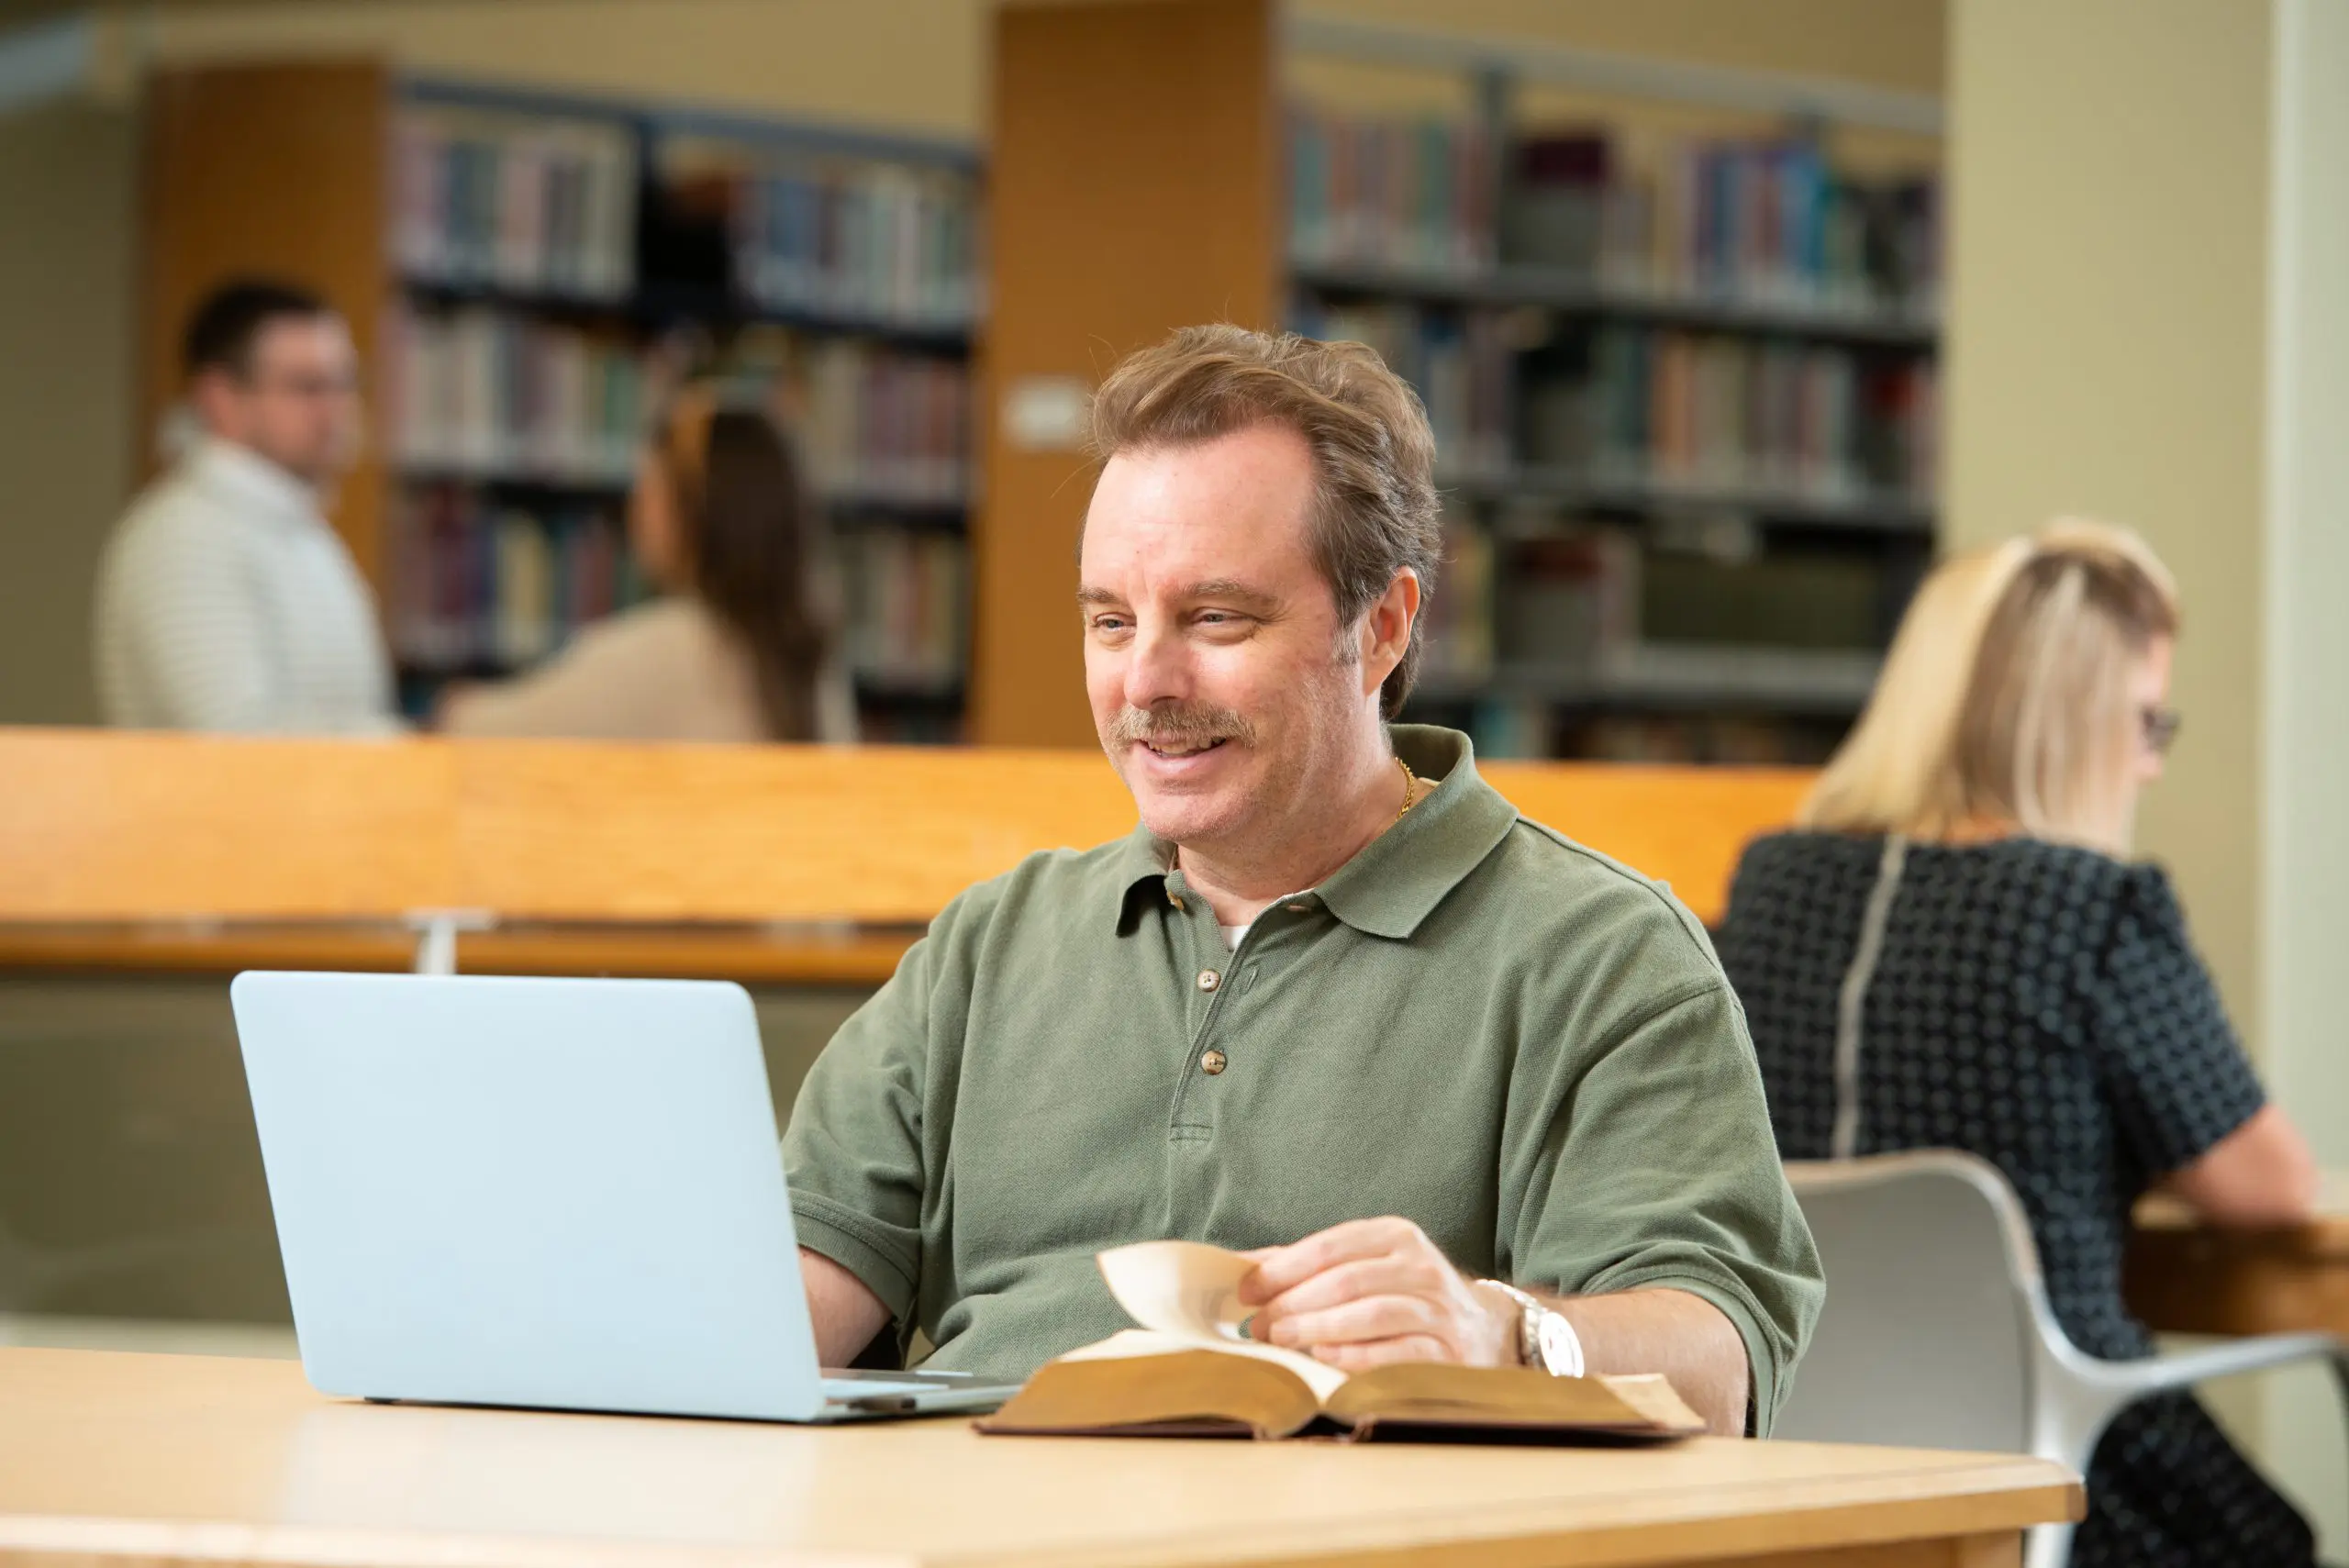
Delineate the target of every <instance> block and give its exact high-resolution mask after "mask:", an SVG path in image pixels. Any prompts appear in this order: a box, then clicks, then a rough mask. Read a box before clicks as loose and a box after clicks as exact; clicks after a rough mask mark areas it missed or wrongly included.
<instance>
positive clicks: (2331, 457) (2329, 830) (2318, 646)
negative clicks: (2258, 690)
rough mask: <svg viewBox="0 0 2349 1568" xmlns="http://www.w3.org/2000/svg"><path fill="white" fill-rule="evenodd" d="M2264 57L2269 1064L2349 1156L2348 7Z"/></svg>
mask: <svg viewBox="0 0 2349 1568" xmlns="http://www.w3.org/2000/svg"><path fill="white" fill-rule="evenodd" d="M2275 103H2276V113H2275V179H2274V184H2273V191H2274V212H2273V222H2272V224H2271V226H2270V236H2271V239H2272V245H2273V255H2272V257H2271V266H2270V268H2269V273H2268V276H2269V280H2270V285H2271V286H2270V294H2269V300H2270V306H2271V309H2270V313H2269V331H2268V344H2269V350H2270V355H2271V358H2270V363H2269V372H2270V375H2269V381H2268V389H2269V395H2268V406H2269V409H2270V411H2271V418H2270V422H2269V432H2268V434H2269V443H2268V460H2269V466H2268V486H2269V487H2268V494H2267V534H2266V545H2267V548H2266V563H2265V564H2266V612H2267V613H2266V617H2265V618H2266V628H2267V691H2266V728H2267V750H2266V779H2265V785H2266V789H2265V801H2264V806H2265V825H2266V888H2265V890H2264V891H2265V895H2266V896H2265V901H2264V904H2265V907H2264V917H2263V920H2262V942H2263V947H2262V951H2261V958H2262V960H2263V964H2262V968H2263V971H2264V976H2265V981H2266V984H2265V987H2264V994H2265V1005H2266V1017H2267V1036H2268V1048H2267V1071H2268V1076H2269V1081H2270V1082H2271V1083H2272V1084H2274V1085H2275V1088H2276V1092H2277V1097H2278V1098H2279V1099H2280V1100H2281V1101H2282V1102H2283V1104H2284V1106H2285V1107H2286V1108H2287V1109H2288V1110H2289V1111H2290V1112H2291V1114H2292V1117H2293V1118H2294V1119H2295V1120H2297V1121H2298V1122H2299V1124H2300V1125H2301V1126H2302V1127H2303V1128H2305V1129H2307V1130H2308V1134H2309V1140H2310V1142H2311V1143H2312V1144H2314V1145H2315V1147H2316V1151H2317V1157H2318V1158H2319V1159H2320V1160H2321V1161H2323V1162H2325V1163H2326V1164H2327V1165H2328V1166H2331V1167H2332V1168H2333V1169H2336V1170H2343V1169H2349V1035H2344V1033H2343V1029H2342V1027H2341V1021H2340V1020H2341V1005H2340V1000H2339V993H2338V990H2337V987H2338V985H2339V979H2338V975H2337V971H2338V969H2339V965H2340V954H2341V951H2342V950H2343V946H2344V944H2349V817H2344V816H2343V799H2344V794H2343V785H2344V783H2349V695H2343V691H2342V686H2341V682H2342V678H2343V675H2344V674H2349V617H2343V615H2342V613H2341V608H2340V597H2341V588H2342V585H2343V584H2349V443H2344V442H2343V439H2342V432H2343V430H2344V429H2349V200H2344V199H2343V188H2342V184H2341V168H2342V161H2343V157H2344V155H2349V6H2343V5H2341V4H2339V0H2279V3H2278V5H2277V50H2276V72H2275ZM2331 1382H2332V1380H2331V1379H2329V1378H2327V1377H2325V1376H2324V1375H2323V1374H2322V1373H2296V1374H2295V1375H2293V1376H2292V1377H2290V1378H2288V1379H2277V1380H2276V1382H2275V1384H2274V1385H2272V1386H2271V1388H2270V1389H2269V1390H2268V1397H2267V1399H2266V1412H2265V1415H2266V1419H2265V1422H2264V1429H2265V1431H2264V1435H2265V1438H2266V1444H2265V1451H2266V1453H2267V1455H2268V1456H2269V1458H2270V1460H2271V1462H2273V1464H2274V1465H2275V1467H2276V1469H2277V1473H2279V1474H2280V1475H2282V1476H2283V1477H2284V1478H2285V1479H2286V1480H2287V1481H2288V1482H2289V1483H2290V1484H2292V1485H2295V1486H2296V1487H2297V1488H2298V1490H2299V1494H2300V1495H2301V1496H2305V1497H2308V1498H2310V1499H2311V1500H2312V1501H2313V1504H2314V1507H2315V1509H2316V1511H2317V1515H2318V1521H2319V1524H2320V1526H2321V1529H2323V1530H2324V1531H2325V1532H2326V1535H2325V1539H2326V1542H2327V1551H2326V1555H2327V1557H2328V1558H2330V1559H2338V1558H2340V1557H2341V1556H2342V1554H2343V1551H2344V1550H2349V1546H2344V1543H2349V1486H2344V1485H2343V1481H2342V1477H2343V1475H2344V1474H2349V1441H2344V1440H2343V1431H2342V1420H2341V1402H2340V1398H2339V1396H2338V1394H2337V1393H2336V1391H2335V1390H2334V1389H2333V1388H2332V1386H2331Z"/></svg>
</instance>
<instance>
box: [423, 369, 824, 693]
mask: <svg viewBox="0 0 2349 1568" xmlns="http://www.w3.org/2000/svg"><path fill="white" fill-rule="evenodd" d="M813 534H814V530H813V529H812V528H811V527H810V526H809V507H808V504H807V494H806V491H805V489H804V487H803V485H802V483H801V476H800V473H799V465H798V463H797V462H796V459H795V458H794V456H793V453H792V450H791V446H790V443H789V442H788V441H787V440H786V439H785V438H784V435H783V433H782V431H781V430H779V429H778V428H776V427H775V424H774V420H772V419H771V418H769V417H767V416H766V415H765V414H764V413H763V412H760V411H759V410H757V409H755V408H751V407H747V406H733V405H730V404H728V403H725V402H722V401H721V400H720V398H719V396H718V393H717V392H716V391H715V390H714V389H712V388H710V387H708V386H705V385H696V386H690V387H687V388H686V389H685V390H684V391H683V392H681V393H679V394H678V395H676V396H675V397H674V399H672V400H671V402H670V404H669V406H668V408H667V410H666V412H665V414H664V415H663V417H662V419H661V422H660V424H659V426H658V428H656V429H655V431H654V433H653V438H652V440H651V443H650V444H649V445H648V446H647V448H646V450H645V452H644V455H643V458H642V459H641V461H640V465H639V468H638V471H637V479H636V485H635V488H634V489H633V490H632V491H631V492H630V495H629V543H630V545H631V547H632V548H633V549H634V550H635V552H636V558H637V561H638V562H639V564H640V566H641V567H642V568H643V570H644V573H645V574H646V575H647V576H648V577H649V578H651V581H652V582H653V583H654V584H656V585H658V586H659V587H660V588H661V589H662V591H663V592H662V597H660V598H657V599H655V600H653V601H651V603H649V604H644V605H639V606H636V607H634V608H632V609H629V610H627V611H624V612H622V613H621V614H619V615H617V616H614V617H611V618H610V619H608V620H605V621H602V622H599V623H597V624H596V625H594V626H591V627H589V628H586V629H585V630H584V631H582V632H581V633H580V634H579V635H578V637H576V638H575V639H573V641H572V644H571V646H570V647H568V648H566V649H565V650H563V651H562V653H561V654H559V655H557V656H556V657H555V658H554V659H553V660H551V661H550V662H548V663H547V664H545V665H543V666H541V667H540V669H538V670H535V671H532V672H531V673H529V674H527V675H524V676H521V677H519V678H518V679H516V680H512V681H508V682H505V683H503V684H497V685H489V686H468V687H463V688H461V689H458V690H456V691H453V692H451V694H450V695H449V696H448V697H447V698H446V699H445V700H444V702H443V703H442V705H441V708H440V728H443V729H444V730H446V731H448V732H449V733H450V734H452V735H534V736H573V737H580V738H590V739H602V740H855V739H856V715H855V709H854V705H853V703H852V699H851V697H850V695H849V692H848V688H847V684H846V682H845V680H844V679H843V678H842V677H841V673H840V669H839V664H838V662H837V660H836V659H835V658H834V657H833V650H832V646H831V642H832V639H831V637H830V635H829V628H828V627H827V626H826V625H825V624H824V621H823V618H822V617H820V616H819V615H818V611H817V609H816V607H815V606H816V598H817V595H816V594H815V591H814V584H815V578H816V556H817V553H818V552H817V550H816V549H815V548H814V544H815V541H814V538H813Z"/></svg>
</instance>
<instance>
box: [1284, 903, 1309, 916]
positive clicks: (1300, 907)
mask: <svg viewBox="0 0 2349 1568" xmlns="http://www.w3.org/2000/svg"><path fill="white" fill-rule="evenodd" d="M1312 908H1313V906H1312V905H1310V904H1291V905H1289V906H1288V912H1289V913H1290V914H1292V915H1304V914H1308V913H1310V912H1311V911H1312Z"/></svg>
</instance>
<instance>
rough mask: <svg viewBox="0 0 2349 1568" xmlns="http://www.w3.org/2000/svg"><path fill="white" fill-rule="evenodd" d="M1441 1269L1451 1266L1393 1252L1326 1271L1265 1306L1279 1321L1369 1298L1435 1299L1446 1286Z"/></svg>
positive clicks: (1359, 1259) (1360, 1259)
mask: <svg viewBox="0 0 2349 1568" xmlns="http://www.w3.org/2000/svg"><path fill="white" fill-rule="evenodd" d="M1438 1266H1448V1265H1441V1264H1440V1262H1439V1263H1431V1260H1428V1259H1425V1258H1417V1257H1411V1256H1408V1255H1407V1256H1402V1257H1397V1256H1396V1255H1395V1254H1393V1253H1391V1252H1386V1253H1381V1254H1379V1255H1378V1256H1377V1257H1375V1258H1355V1259H1353V1260H1351V1261H1350V1262H1342V1263H1339V1264H1336V1265H1334V1266H1332V1267H1330V1268H1326V1269H1323V1270H1322V1271H1321V1272H1320V1273H1318V1274H1315V1275H1314V1276H1313V1277H1312V1278H1310V1279H1308V1280H1306V1281H1304V1282H1303V1283H1302V1284H1297V1285H1293V1286H1291V1287H1290V1288H1289V1289H1287V1290H1285V1291H1283V1292H1281V1293H1280V1295H1278V1296H1275V1297H1273V1299H1272V1300H1270V1301H1268V1302H1266V1303H1264V1314H1265V1315H1266V1316H1267V1317H1268V1318H1275V1319H1277V1318H1286V1317H1291V1316H1294V1315H1296V1314H1297V1313H1300V1312H1319V1311H1320V1310H1321V1309H1322V1308H1323V1307H1335V1306H1337V1305H1338V1304H1339V1303H1341V1302H1346V1301H1353V1300H1356V1299H1358V1298H1360V1297H1362V1296H1427V1295H1431V1294H1432V1293H1434V1292H1435V1291H1436V1290H1438V1289H1440V1288H1441V1287H1442V1283H1443V1282H1442V1276H1441V1275H1440V1274H1439V1273H1437V1267H1438Z"/></svg>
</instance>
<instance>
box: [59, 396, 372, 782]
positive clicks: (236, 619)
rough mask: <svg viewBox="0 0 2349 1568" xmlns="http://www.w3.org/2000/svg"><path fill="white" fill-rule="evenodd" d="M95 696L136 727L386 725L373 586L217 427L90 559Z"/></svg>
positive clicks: (276, 472)
mask: <svg viewBox="0 0 2349 1568" xmlns="http://www.w3.org/2000/svg"><path fill="white" fill-rule="evenodd" d="M96 638H97V672H98V695H99V699H100V701H101V703H102V705H103V706H104V708H105V712H106V721H107V722H108V723H110V724H115V725H120V726H125V727H128V728H142V729H204V730H224V731H245V732H254V733H265V732H274V733H280V734H318V735H332V734H367V733H381V732H384V731H389V730H394V729H397V728H399V727H400V725H399V719H398V717H397V715H396V712H395V707H394V704H393V696H392V677H391V664H390V660H389V657H388V655H387V654H386V652H385V650H384V639H383V632H382V629H381V628H380V627H379V626H378V625H377V622H376V618H375V607H374V603H373V596H372V595H370V594H369V592H368V588H367V584H366V583H365V581H364V580H363V579H362V577H361V576H360V574H359V570H358V567H357V565H356V564H355V563H354V562H352V561H351V552H350V551H349V550H346V549H344V547H343V543H342V540H341V539H340V538H339V537H338V536H337V535H336V533H335V531H334V529H333V528H331V527H329V526H328V523H327V521H326V519H325V518H324V517H321V516H320V515H319V513H318V508H317V501H316V499H315V498H314V497H313V495H311V493H310V491H309V489H308V488H307V487H306V485H304V484H302V483H301V481H299V480H298V479H296V478H295V477H294V476H293V475H292V474H290V473H286V472H285V471H284V470H283V469H281V468H278V467H277V466H276V465H274V464H273V463H271V462H268V461H267V460H265V459H263V458H262V457H260V456H259V455H257V454H255V453H253V452H251V451H250V450H246V449H244V448H242V447H239V446H234V445H231V444H229V443H228V442H225V441H219V440H208V441H206V442H204V443H202V444H201V445H199V446H197V447H196V448H195V450H193V451H192V452H191V453H190V454H189V455H188V456H187V457H186V458H185V459H184V461H183V462H180V463H179V464H178V465H177V466H176V467H174V468H173V470H172V471H171V472H170V473H167V474H165V475H164V476H163V477H162V478H161V479H159V480H158V481H157V482H156V483H155V484H152V485H151V486H150V487H149V488H148V490H147V492H146V493H145V494H144V495H141V496H140V497H139V500H138V502H137V503H136V504H135V505H133V506H132V507H131V509H130V511H129V513H128V516H126V517H124V518H123V520H122V523H121V525H120V526H119V527H118V528H117V529H116V530H115V534H114V537H113V538H112V539H109V540H108V541H107V545H106V554H105V556H104V558H103V559H102V560H101V562H100V563H99V567H98V588H97V615H96Z"/></svg>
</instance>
